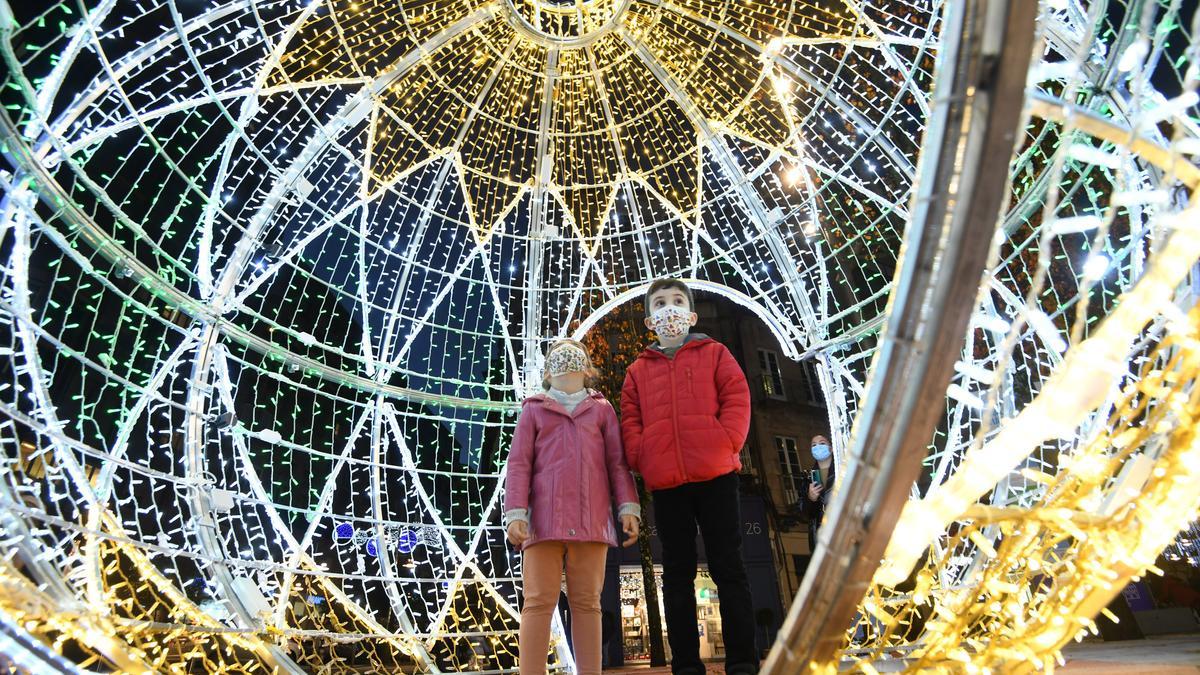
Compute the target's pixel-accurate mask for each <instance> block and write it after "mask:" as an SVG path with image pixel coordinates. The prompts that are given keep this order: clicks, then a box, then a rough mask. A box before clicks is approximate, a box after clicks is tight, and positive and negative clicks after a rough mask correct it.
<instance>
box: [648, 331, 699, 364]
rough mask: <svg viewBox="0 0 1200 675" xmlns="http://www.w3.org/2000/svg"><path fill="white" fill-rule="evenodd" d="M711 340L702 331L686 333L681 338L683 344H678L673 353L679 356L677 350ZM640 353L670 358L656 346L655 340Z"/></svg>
mask: <svg viewBox="0 0 1200 675" xmlns="http://www.w3.org/2000/svg"><path fill="white" fill-rule="evenodd" d="M713 341H714V340H713V339H712V338H710V337H708V336H707V335H705V334H704V333H688V336H687V337H686V338H684V339H683V344H681V345H679V348H678V349H676V350H675V355H676V356H679V352H681V351H683V350H685V349H688V348H689V347H691V346H693V345H702V344H705V343H708V342H713ZM642 354H643V355H646V356H650V355H654V356H659V357H661V358H664V359H666V358H670V357H669V356H667V354H666V352H664V351H663V350H662V347H659V346H658V343H657V342H655V343H654V344H652V345H650V346H649V347H646V351H644V352H642Z"/></svg>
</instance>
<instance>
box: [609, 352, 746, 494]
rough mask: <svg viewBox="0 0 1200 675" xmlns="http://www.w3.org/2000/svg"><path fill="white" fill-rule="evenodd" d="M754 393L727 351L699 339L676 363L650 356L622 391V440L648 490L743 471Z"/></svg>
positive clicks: (631, 372) (628, 377)
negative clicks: (743, 445) (742, 450)
mask: <svg viewBox="0 0 1200 675" xmlns="http://www.w3.org/2000/svg"><path fill="white" fill-rule="evenodd" d="M749 430H750V388H749V387H748V386H747V385H746V376H745V374H743V373H742V368H741V366H739V365H738V362H737V361H736V360H734V358H733V354H730V353H729V350H728V349H726V348H725V345H723V344H721V343H720V342H717V341H716V340H714V339H712V338H710V337H707V336H705V335H700V334H694V335H692V336H690V338H689V340H688V341H687V342H685V343H684V344H683V346H682V347H680V348H679V350H678V351H677V352H675V358H670V357H668V356H667V355H666V354H664V353H663V352H662V351H660V350H659V349H658V348H656V347H652V348H650V349H647V350H646V351H644V352H642V355H641V356H639V357H638V359H637V360H636V361H634V362H633V365H631V366H630V367H629V370H628V371H627V372H626V373H625V385H624V386H623V387H622V388H621V436H622V438H623V439H624V441H625V458H626V460H627V461H628V462H629V468H630V469H632V470H634V471H636V472H638V473H640V474H642V478H644V479H645V481H646V489H648V490H663V489H666V488H672V487H676V486H678V485H682V484H684V483H693V482H699V481H705V480H710V479H712V478H716V477H717V476H723V475H725V474H727V473H729V472H730V471H737V470H738V469H740V468H741V467H742V462H741V460H740V459H738V453H739V452H740V451H741V449H742V444H743V443H745V442H746V434H747V433H748V432H749Z"/></svg>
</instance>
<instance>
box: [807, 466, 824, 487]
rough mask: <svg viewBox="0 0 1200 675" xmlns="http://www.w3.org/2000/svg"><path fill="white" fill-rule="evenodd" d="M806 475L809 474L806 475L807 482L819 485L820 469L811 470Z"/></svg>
mask: <svg viewBox="0 0 1200 675" xmlns="http://www.w3.org/2000/svg"><path fill="white" fill-rule="evenodd" d="M808 474H809V475H808V477H809V480H811V481H812V482H814V483H816V484H817V485H820V484H821V470H820V469H813V470H811V471H809V472H808Z"/></svg>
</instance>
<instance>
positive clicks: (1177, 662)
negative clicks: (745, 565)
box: [604, 634, 1200, 675]
mask: <svg viewBox="0 0 1200 675" xmlns="http://www.w3.org/2000/svg"><path fill="white" fill-rule="evenodd" d="M1064 657H1065V658H1066V660H1067V665H1065V666H1060V667H1058V668H1056V669H1055V672H1056V673H1068V674H1079V675H1083V673H1087V674H1088V675H1200V635H1196V634H1190V635H1171V636H1161V637H1154V638H1148V639H1145V640H1127V641H1122V642H1083V643H1079V644H1072V645H1071V646H1070V647H1067V649H1066V650H1065V651H1064ZM880 665H882V664H880ZM895 666H897V667H893V668H884V667H881V668H880V671H891V672H898V671H901V670H903V669H902V668H901V667H898V666H900V664H899V663H896V664H895ZM604 672H605V673H606V675H607V674H608V673H614V674H615V673H628V674H629V675H668V674H669V673H670V672H671V669H670V668H650V667H648V666H641V667H638V666H632V667H625V668H618V669H608V670H605V671H604ZM724 672H725V669H724V668H723V667H722V666H721V664H719V663H710V664H708V675H722V674H723V673H724ZM788 675H790V674H788Z"/></svg>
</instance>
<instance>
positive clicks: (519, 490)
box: [504, 410, 537, 512]
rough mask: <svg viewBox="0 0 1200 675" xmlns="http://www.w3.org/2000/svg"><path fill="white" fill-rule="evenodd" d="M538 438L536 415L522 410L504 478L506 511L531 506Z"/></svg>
mask: <svg viewBox="0 0 1200 675" xmlns="http://www.w3.org/2000/svg"><path fill="white" fill-rule="evenodd" d="M536 438H537V423H536V420H535V419H534V415H533V414H532V413H531V412H530V411H528V410H525V411H522V412H521V417H520V418H519V419H518V420H517V429H516V431H514V432H513V440H512V448H510V449H509V451H508V470H507V475H506V477H505V479H504V511H505V512H509V511H513V510H515V509H528V508H529V481H530V478H531V476H532V475H533V441H534V439H536Z"/></svg>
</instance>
